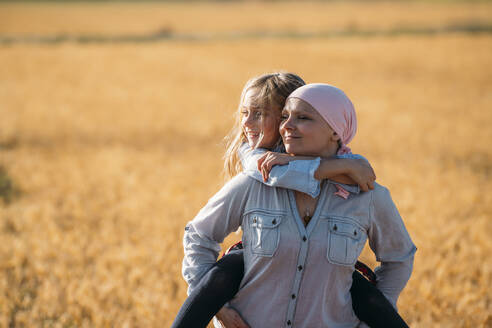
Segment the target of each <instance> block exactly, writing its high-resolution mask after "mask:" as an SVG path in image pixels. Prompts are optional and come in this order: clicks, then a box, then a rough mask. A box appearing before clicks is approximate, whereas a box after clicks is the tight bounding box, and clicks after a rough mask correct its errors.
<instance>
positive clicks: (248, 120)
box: [243, 114, 253, 128]
mask: <svg viewBox="0 0 492 328" xmlns="http://www.w3.org/2000/svg"><path fill="white" fill-rule="evenodd" d="M252 123H253V115H250V114H248V115H246V116H244V117H243V125H244V126H245V127H248V128H250V127H251V124H252Z"/></svg>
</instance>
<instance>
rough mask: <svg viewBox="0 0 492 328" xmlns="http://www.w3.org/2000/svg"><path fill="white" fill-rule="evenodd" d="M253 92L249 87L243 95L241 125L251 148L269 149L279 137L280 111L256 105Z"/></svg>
mask: <svg viewBox="0 0 492 328" xmlns="http://www.w3.org/2000/svg"><path fill="white" fill-rule="evenodd" d="M255 92H256V91H255V90H254V89H250V90H248V91H247V92H246V94H245V95H244V100H243V103H242V107H241V126H242V129H243V133H244V135H245V136H246V138H247V139H248V144H249V146H250V147H251V148H255V147H259V148H267V149H271V148H272V147H273V146H274V145H275V144H276V143H277V141H278V140H279V138H280V134H279V131H278V129H279V125H280V112H278V111H275V110H272V109H268V108H261V107H260V106H258V104H257V103H255V98H254V96H255Z"/></svg>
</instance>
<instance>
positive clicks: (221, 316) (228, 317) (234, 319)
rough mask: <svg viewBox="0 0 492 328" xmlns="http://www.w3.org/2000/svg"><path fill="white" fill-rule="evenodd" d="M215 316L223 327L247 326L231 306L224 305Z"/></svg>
mask: <svg viewBox="0 0 492 328" xmlns="http://www.w3.org/2000/svg"><path fill="white" fill-rule="evenodd" d="M215 316H216V317H217V319H218V320H219V322H220V324H221V325H222V327H223V328H249V326H248V325H247V324H246V322H244V320H243V319H242V318H241V316H240V315H239V313H237V311H236V310H234V309H232V308H229V307H226V306H224V307H222V309H220V310H219V312H217V314H216V315H215Z"/></svg>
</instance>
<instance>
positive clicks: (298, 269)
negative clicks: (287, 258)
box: [286, 235, 309, 327]
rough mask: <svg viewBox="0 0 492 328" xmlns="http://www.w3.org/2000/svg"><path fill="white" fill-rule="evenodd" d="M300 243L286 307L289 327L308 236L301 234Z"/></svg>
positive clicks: (300, 278) (303, 265)
mask: <svg viewBox="0 0 492 328" xmlns="http://www.w3.org/2000/svg"><path fill="white" fill-rule="evenodd" d="M301 240H302V241H301V243H300V246H301V249H300V252H299V257H298V259H297V267H296V274H295V278H294V283H293V286H292V292H291V294H290V299H289V305H288V309H287V318H286V319H287V321H286V323H287V326H289V327H291V326H292V324H293V321H294V314H295V309H296V306H297V299H298V297H297V296H298V295H299V290H300V288H301V281H302V276H303V273H304V270H303V269H304V267H305V264H306V259H307V251H308V246H309V242H308V238H307V237H306V236H305V235H304V236H302V239H301Z"/></svg>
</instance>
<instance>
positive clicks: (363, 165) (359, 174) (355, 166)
mask: <svg viewBox="0 0 492 328" xmlns="http://www.w3.org/2000/svg"><path fill="white" fill-rule="evenodd" d="M349 161H350V165H349V166H348V172H347V175H348V176H349V177H350V178H351V179H353V180H354V181H355V183H357V184H358V185H359V187H360V189H361V190H362V191H368V190H369V189H371V190H372V189H374V181H375V180H376V174H375V173H374V170H373V169H372V167H371V164H369V162H368V161H366V160H365V159H349Z"/></svg>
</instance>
